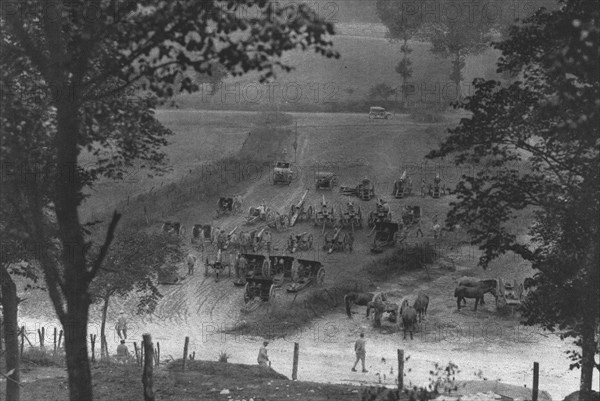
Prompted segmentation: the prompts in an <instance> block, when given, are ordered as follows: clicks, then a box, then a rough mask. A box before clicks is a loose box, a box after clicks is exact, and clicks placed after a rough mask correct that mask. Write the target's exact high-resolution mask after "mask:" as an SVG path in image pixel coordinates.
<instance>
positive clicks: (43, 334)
mask: <svg viewBox="0 0 600 401" xmlns="http://www.w3.org/2000/svg"><path fill="white" fill-rule="evenodd" d="M38 337H39V338H40V348H44V339H45V338H46V329H45V328H44V327H42V328H41V329H38Z"/></svg>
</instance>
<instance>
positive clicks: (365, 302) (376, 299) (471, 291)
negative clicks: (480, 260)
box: [344, 277, 498, 340]
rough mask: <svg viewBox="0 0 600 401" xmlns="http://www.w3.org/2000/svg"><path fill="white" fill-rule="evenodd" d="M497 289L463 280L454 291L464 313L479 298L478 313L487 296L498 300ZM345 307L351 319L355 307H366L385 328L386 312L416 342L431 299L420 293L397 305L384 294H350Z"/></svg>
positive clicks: (486, 283)
mask: <svg viewBox="0 0 600 401" xmlns="http://www.w3.org/2000/svg"><path fill="white" fill-rule="evenodd" d="M497 286H498V281H497V280H494V279H489V280H478V279H475V278H469V277H463V278H462V279H460V280H459V281H458V286H457V287H456V289H455V290H454V297H455V298H456V306H457V308H458V310H460V307H461V304H466V299H467V298H469V299H475V311H476V310H477V305H478V304H479V303H481V304H484V300H483V296H484V295H485V294H486V293H488V292H489V293H491V294H492V295H493V296H494V297H495V298H496V299H497V298H498V294H497V291H496V288H497ZM344 304H345V305H346V314H347V315H348V317H349V318H352V306H353V305H360V306H366V307H367V314H366V317H367V318H369V316H370V315H371V316H372V318H373V319H374V321H375V323H374V325H375V327H380V326H381V318H382V316H383V314H384V313H387V314H389V320H390V321H391V322H392V323H397V324H398V325H399V326H401V327H402V330H403V338H404V339H406V332H407V331H408V332H409V333H410V339H411V340H412V339H413V332H414V331H415V327H416V325H417V323H421V321H422V320H423V319H424V318H425V316H426V315H427V308H428V307H429V296H427V295H426V294H424V293H422V292H420V293H419V294H418V295H417V298H416V299H415V301H414V302H413V304H412V306H411V305H410V304H409V301H408V299H407V298H406V297H405V298H403V299H402V301H401V302H400V304H397V303H395V302H391V301H390V300H389V299H388V298H387V297H386V295H385V294H384V293H383V292H379V293H373V292H365V293H361V292H350V293H348V294H346V295H345V296H344ZM371 310H373V313H371Z"/></svg>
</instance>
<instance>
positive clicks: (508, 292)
mask: <svg viewBox="0 0 600 401" xmlns="http://www.w3.org/2000/svg"><path fill="white" fill-rule="evenodd" d="M496 293H497V295H498V298H497V304H498V305H507V306H509V307H511V308H512V310H513V313H514V308H515V307H518V306H519V305H521V302H523V298H524V289H523V283H520V284H517V280H513V282H512V283H511V282H509V281H504V280H502V279H498V287H497V289H496Z"/></svg>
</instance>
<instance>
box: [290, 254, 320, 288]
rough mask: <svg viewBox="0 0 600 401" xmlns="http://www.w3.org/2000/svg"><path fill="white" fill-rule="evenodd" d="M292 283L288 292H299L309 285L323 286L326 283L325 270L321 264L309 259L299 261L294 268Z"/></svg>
mask: <svg viewBox="0 0 600 401" xmlns="http://www.w3.org/2000/svg"><path fill="white" fill-rule="evenodd" d="M292 280H294V283H292V284H291V285H290V286H289V287H288V288H287V292H298V291H300V290H302V289H303V288H306V287H307V286H308V285H310V284H313V283H316V284H317V285H321V284H323V282H324V281H325V268H324V267H323V264H322V263H321V262H318V261H316V260H308V259H297V260H296V262H295V263H294V264H293V267H292Z"/></svg>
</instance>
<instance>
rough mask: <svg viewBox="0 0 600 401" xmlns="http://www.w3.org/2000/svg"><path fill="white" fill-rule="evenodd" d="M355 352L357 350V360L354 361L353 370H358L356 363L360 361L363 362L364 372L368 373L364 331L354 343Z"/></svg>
mask: <svg viewBox="0 0 600 401" xmlns="http://www.w3.org/2000/svg"><path fill="white" fill-rule="evenodd" d="M354 352H356V361H355V362H354V366H353V367H352V371H353V372H356V364H357V363H358V361H361V362H362V372H363V373H367V372H368V370H367V369H365V356H366V354H367V352H366V350H365V335H364V333H360V338H359V339H358V340H356V343H354Z"/></svg>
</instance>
